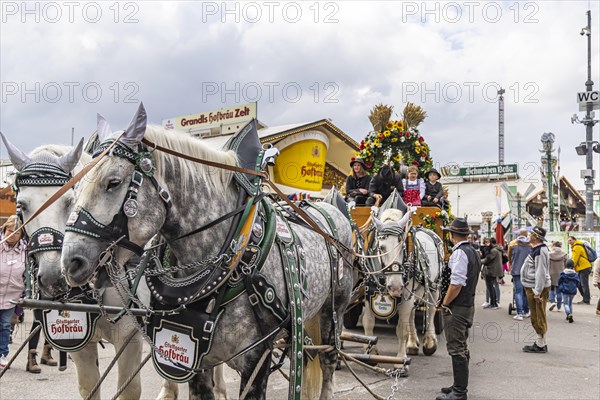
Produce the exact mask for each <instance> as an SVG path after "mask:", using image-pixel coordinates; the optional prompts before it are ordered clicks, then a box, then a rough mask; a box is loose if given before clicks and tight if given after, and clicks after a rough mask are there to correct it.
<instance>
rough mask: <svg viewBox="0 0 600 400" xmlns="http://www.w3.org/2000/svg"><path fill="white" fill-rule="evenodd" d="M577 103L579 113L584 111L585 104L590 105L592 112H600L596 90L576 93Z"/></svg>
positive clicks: (599, 99) (599, 101)
mask: <svg viewBox="0 0 600 400" xmlns="http://www.w3.org/2000/svg"><path fill="white" fill-rule="evenodd" d="M577 102H578V103H579V111H586V107H587V103H592V110H600V98H599V96H598V91H597V90H594V91H593V92H579V93H577Z"/></svg>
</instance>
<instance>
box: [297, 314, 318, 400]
mask: <svg viewBox="0 0 600 400" xmlns="http://www.w3.org/2000/svg"><path fill="white" fill-rule="evenodd" d="M304 330H305V331H306V333H307V334H308V335H309V336H310V338H311V339H312V341H313V343H314V344H316V345H318V344H321V342H322V340H321V316H320V315H319V314H317V315H315V316H314V317H312V318H311V319H309V320H308V321H306V322H305V323H304ZM305 354H306V353H305ZM322 386H323V372H322V371H321V361H320V359H319V355H318V354H317V355H316V356H315V357H314V358H313V359H312V360H311V359H310V358H308V357H307V362H306V364H305V365H304V376H303V377H302V398H303V399H308V400H313V399H318V398H319V396H320V395H321V387H322Z"/></svg>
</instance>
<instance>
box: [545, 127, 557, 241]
mask: <svg viewBox="0 0 600 400" xmlns="http://www.w3.org/2000/svg"><path fill="white" fill-rule="evenodd" d="M553 151H554V133H552V132H544V133H543V134H542V150H540V152H541V153H542V154H543V155H542V165H543V164H544V163H545V164H546V179H547V180H548V182H547V185H548V186H547V188H546V197H547V198H548V225H549V231H550V232H552V231H553V230H554V211H555V210H554V187H553V184H552V177H553V175H554V165H553V161H554V160H553V157H552V152H553ZM559 195H560V193H559Z"/></svg>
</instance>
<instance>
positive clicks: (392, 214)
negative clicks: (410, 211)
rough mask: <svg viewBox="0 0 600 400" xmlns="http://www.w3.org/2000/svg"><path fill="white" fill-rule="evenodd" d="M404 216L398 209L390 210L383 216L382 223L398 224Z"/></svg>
mask: <svg viewBox="0 0 600 400" xmlns="http://www.w3.org/2000/svg"><path fill="white" fill-rule="evenodd" d="M403 216H404V213H403V212H402V211H401V210H398V209H396V208H388V209H387V210H385V211H384V212H383V213H382V214H381V222H384V223H385V222H388V221H390V222H398V221H400V219H401V218H402V217H403Z"/></svg>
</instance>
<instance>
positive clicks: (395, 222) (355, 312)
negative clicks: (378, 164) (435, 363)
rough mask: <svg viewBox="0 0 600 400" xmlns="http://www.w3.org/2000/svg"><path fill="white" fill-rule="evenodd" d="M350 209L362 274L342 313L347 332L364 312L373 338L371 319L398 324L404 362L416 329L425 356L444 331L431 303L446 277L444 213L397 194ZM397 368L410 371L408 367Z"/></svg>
mask: <svg viewBox="0 0 600 400" xmlns="http://www.w3.org/2000/svg"><path fill="white" fill-rule="evenodd" d="M334 197H335V198H337V201H334V200H333V198H334ZM340 200H341V196H339V195H337V194H334V195H331V196H328V198H326V199H325V201H328V202H332V203H337V204H338V207H340V208H343V207H344V203H342V201H340ZM348 209H349V213H348V215H349V217H350V218H351V220H352V222H353V226H354V232H355V233H354V241H355V248H356V251H357V253H359V254H358V256H357V257H358V259H359V262H358V264H359V265H360V273H359V279H358V280H357V283H356V285H355V288H354V291H353V296H352V299H351V303H350V304H349V306H348V309H347V311H346V314H345V315H344V324H345V326H346V328H355V327H356V326H357V323H358V320H359V317H360V315H361V314H362V315H363V319H362V322H363V327H364V329H365V334H366V335H373V327H374V324H375V319H379V320H385V321H387V322H388V323H394V324H397V325H398V329H397V333H398V339H399V351H398V354H397V357H398V358H406V354H407V353H405V345H406V344H408V354H418V346H419V340H418V338H417V331H419V332H421V333H423V334H424V346H423V352H424V353H425V354H426V355H431V354H433V353H434V352H435V350H436V348H437V339H436V338H435V334H440V333H441V332H442V329H443V326H442V318H441V313H440V311H436V310H435V303H436V302H437V301H438V299H439V296H440V294H441V292H442V290H441V289H442V286H443V283H442V278H443V277H444V276H445V277H448V268H447V261H448V259H449V252H448V246H447V244H446V243H445V241H444V240H443V239H442V238H443V237H444V232H443V229H442V228H443V226H444V225H445V224H446V223H447V222H448V220H449V215H448V213H447V212H446V211H445V210H442V209H440V208H438V207H411V206H410V205H408V206H407V205H406V204H404V202H403V201H402V199H401V197H400V195H399V194H398V192H396V191H394V192H393V193H392V195H391V196H390V197H389V198H388V200H386V202H385V203H384V204H383V205H382V206H381V208H379V207H353V205H352V204H350V205H349V206H348ZM403 325H404V326H403ZM417 328H418V329H417ZM375 350H376V349H375ZM401 368H402V371H403V373H406V374H407V373H408V366H407V365H404V366H402V367H401Z"/></svg>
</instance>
